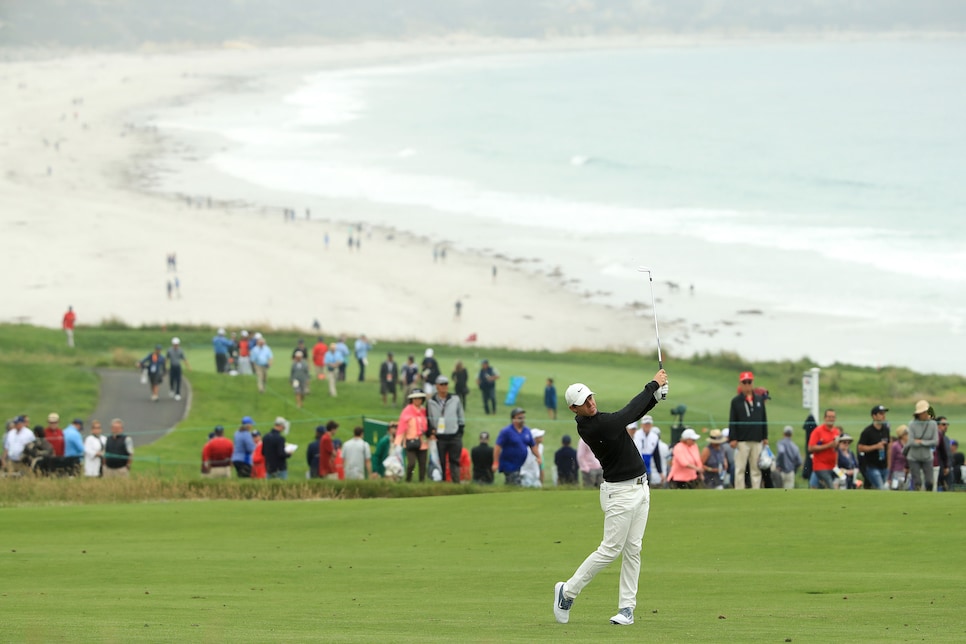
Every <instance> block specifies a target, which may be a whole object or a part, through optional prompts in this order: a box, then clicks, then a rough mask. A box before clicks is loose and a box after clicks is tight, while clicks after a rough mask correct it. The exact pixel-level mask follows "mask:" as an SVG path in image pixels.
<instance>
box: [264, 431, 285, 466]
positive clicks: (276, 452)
mask: <svg viewBox="0 0 966 644" xmlns="http://www.w3.org/2000/svg"><path fill="white" fill-rule="evenodd" d="M262 456H264V457H265V470H266V471H267V472H268V473H269V474H274V473H275V472H281V471H282V470H287V469H288V457H289V455H288V454H286V453H285V437H284V436H282V434H281V432H279V431H278V430H277V429H273V430H272V431H270V432H268V433H267V434H265V438H263V439H262Z"/></svg>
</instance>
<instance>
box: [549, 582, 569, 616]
mask: <svg viewBox="0 0 966 644" xmlns="http://www.w3.org/2000/svg"><path fill="white" fill-rule="evenodd" d="M563 589H564V582H562V581H558V582H557V583H556V585H555V586H554V587H553V616H554V618H556V620H557V621H558V622H560V623H561V624H566V623H567V622H569V621H570V607H571V606H573V605H574V600H572V599H567V598H566V597H564V594H563Z"/></svg>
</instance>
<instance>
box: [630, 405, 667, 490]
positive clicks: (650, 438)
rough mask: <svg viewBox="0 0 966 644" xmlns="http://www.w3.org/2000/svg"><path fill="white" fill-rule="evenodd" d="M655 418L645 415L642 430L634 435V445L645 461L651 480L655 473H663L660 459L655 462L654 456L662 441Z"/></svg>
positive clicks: (642, 420)
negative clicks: (655, 425)
mask: <svg viewBox="0 0 966 644" xmlns="http://www.w3.org/2000/svg"><path fill="white" fill-rule="evenodd" d="M654 429H655V428H654V418H653V417H652V416H651V415H650V414H645V415H644V417H643V418H641V428H640V429H638V430H637V431H636V432H635V433H634V443H636V444H637V449H638V450H640V452H641V458H643V459H644V467H646V468H647V476H648V478H650V476H651V474H652V473H653V472H654V471H657V472H661V473H663V472H664V470H663V469H662V468H661V461H660V459H657V460H655V459H654V454H655V453H656V452H657V444H658V441H659V440H660V438H659V437H660V435H661V432H660V431H658V432H657V433H655V432H654V431H653V430H654Z"/></svg>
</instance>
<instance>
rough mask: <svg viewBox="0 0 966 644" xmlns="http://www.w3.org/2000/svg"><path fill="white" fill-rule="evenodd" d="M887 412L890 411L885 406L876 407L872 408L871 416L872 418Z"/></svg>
mask: <svg viewBox="0 0 966 644" xmlns="http://www.w3.org/2000/svg"><path fill="white" fill-rule="evenodd" d="M887 411H889V408H888V407H885V406H883V405H876V406H875V407H873V408H872V411H871V412H870V414H871V415H872V416H875V415H876V414H879V413H882V412H887Z"/></svg>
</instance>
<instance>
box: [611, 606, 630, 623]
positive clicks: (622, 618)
mask: <svg viewBox="0 0 966 644" xmlns="http://www.w3.org/2000/svg"><path fill="white" fill-rule="evenodd" d="M610 623H611V624H617V625H618V626H630V625H631V624H633V623H634V611H633V609H630V608H622V609H620V610H619V611H617V614H616V615H614V616H613V617H611V618H610Z"/></svg>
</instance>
